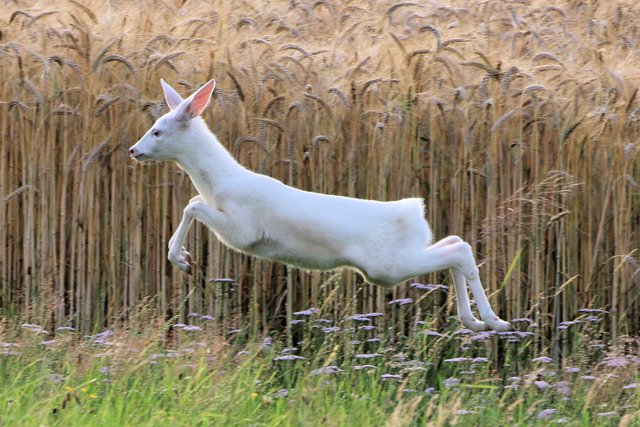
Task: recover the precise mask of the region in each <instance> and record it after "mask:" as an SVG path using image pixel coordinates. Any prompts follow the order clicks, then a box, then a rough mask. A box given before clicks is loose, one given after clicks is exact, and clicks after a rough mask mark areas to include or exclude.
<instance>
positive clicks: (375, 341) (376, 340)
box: [367, 338, 382, 343]
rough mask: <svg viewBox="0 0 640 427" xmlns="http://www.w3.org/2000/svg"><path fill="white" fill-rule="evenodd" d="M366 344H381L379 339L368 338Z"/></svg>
mask: <svg viewBox="0 0 640 427" xmlns="http://www.w3.org/2000/svg"><path fill="white" fill-rule="evenodd" d="M367 342H369V343H378V342H382V341H381V340H380V338H369V339H368V340H367Z"/></svg>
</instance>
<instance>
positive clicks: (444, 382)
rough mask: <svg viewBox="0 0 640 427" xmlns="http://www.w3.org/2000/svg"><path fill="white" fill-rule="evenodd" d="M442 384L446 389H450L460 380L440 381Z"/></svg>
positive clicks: (450, 378) (451, 378)
mask: <svg viewBox="0 0 640 427" xmlns="http://www.w3.org/2000/svg"><path fill="white" fill-rule="evenodd" d="M442 384H444V386H445V387H446V388H451V387H455V386H457V385H458V384H460V380H459V379H458V378H454V377H449V378H447V379H446V380H444V381H442Z"/></svg>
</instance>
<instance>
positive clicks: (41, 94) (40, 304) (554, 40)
mask: <svg viewBox="0 0 640 427" xmlns="http://www.w3.org/2000/svg"><path fill="white" fill-rule="evenodd" d="M231 3H232V4H233V5H231ZM638 22H640V7H639V6H638V5H637V4H636V3H635V2H633V1H626V2H625V1H619V2H605V1H578V0H575V1H560V2H556V5H555V6H548V5H547V2H544V1H536V0H530V1H527V0H522V1H477V2H474V1H464V0H452V1H450V2H446V4H445V3H440V2H436V1H428V2H394V1H373V0H371V1H365V0H362V1H332V0H317V1H315V0H312V1H293V2H291V1H267V0H258V1H253V2H249V1H243V2H221V1H213V2H210V1H197V0H194V1H185V2H181V1H173V0H167V1H153V0H149V1H142V0H140V1H134V2H125V1H117V0H112V1H104V2H103V1H89V2H79V1H74V0H68V1H65V2H52V1H38V2H35V1H8V2H5V5H4V7H3V8H2V10H0V133H1V142H0V156H1V162H0V286H1V289H0V313H1V314H2V316H3V317H5V318H12V319H19V320H20V321H25V322H26V321H38V322H41V323H43V324H47V325H50V326H52V327H53V326H55V327H59V326H73V327H75V328H78V329H79V330H82V331H90V330H94V329H96V328H101V327H104V326H106V325H111V324H113V323H116V322H120V321H123V320H126V319H128V318H130V316H131V315H132V314H133V313H138V314H139V313H140V312H141V311H145V310H147V311H148V312H150V313H154V315H159V316H162V317H166V318H176V319H178V320H184V319H186V318H187V316H188V314H189V313H192V312H197V313H202V314H208V315H211V316H213V317H214V318H215V319H216V321H217V322H219V325H220V328H221V330H224V331H228V330H231V329H236V328H251V329H252V330H255V331H258V330H262V329H268V328H274V327H276V328H277V327H284V325H288V324H289V323H290V320H291V318H292V313H293V312H295V311H296V310H302V309H306V308H309V307H312V306H316V307H317V306H323V307H324V308H325V309H327V308H330V309H331V311H333V312H334V313H336V314H335V315H336V316H341V315H348V314H349V313H354V312H374V311H375V312H382V313H386V314H387V317H386V319H387V320H386V321H388V322H396V323H397V324H398V325H402V324H405V323H409V320H408V319H414V318H422V319H424V318H427V319H429V321H430V322H433V323H434V324H435V325H438V324H440V325H441V324H443V323H446V322H449V321H450V319H449V316H451V315H452V314H454V313H455V304H454V301H455V300H454V298H455V295H453V292H449V293H444V292H439V291H434V292H429V293H427V294H416V291H415V290H414V289H413V288H411V287H409V286H408V285H401V286H398V287H396V288H395V289H394V290H393V291H392V292H386V291H384V290H382V289H379V288H375V287H372V286H369V285H366V284H362V279H361V278H360V277H358V276H357V275H355V274H352V273H349V272H335V273H319V272H306V271H300V270H296V269H287V268H286V267H284V266H282V265H280V264H276V263H270V262H266V261H261V260H256V259H252V258H250V257H246V256H243V255H240V254H237V253H234V252H232V251H230V250H227V249H225V248H224V247H223V246H222V245H221V244H219V243H218V242H217V241H216V240H215V238H214V237H213V235H212V234H210V233H209V232H207V230H205V229H204V227H202V226H200V225H196V226H194V227H193V229H192V230H191V232H190V234H189V238H188V241H187V244H186V247H187V249H188V250H190V252H191V254H192V256H193V258H194V260H195V262H196V268H195V274H194V276H187V275H185V274H183V273H182V272H180V271H178V270H177V269H175V268H173V266H171V265H170V263H169V262H168V261H167V259H166V247H167V243H168V240H169V238H170V237H171V233H172V232H173V230H174V229H175V227H176V226H177V224H178V222H179V220H180V217H181V214H182V209H183V208H184V206H186V204H187V201H188V200H189V198H190V197H192V196H193V195H195V193H194V189H193V187H192V185H191V183H190V181H189V178H188V176H187V175H185V174H184V173H183V172H182V171H181V170H179V169H178V168H177V167H176V166H175V165H174V164H156V165H149V166H141V165H139V164H136V163H135V162H133V161H131V160H130V159H129V158H128V154H127V149H128V147H129V146H130V145H132V144H133V143H134V142H135V141H136V140H137V139H138V138H139V137H140V136H141V135H143V133H144V132H145V131H146V130H147V129H148V128H149V126H150V125H151V123H152V122H153V120H154V119H155V118H157V117H158V116H159V115H161V114H163V112H164V111H165V106H164V102H163V99H162V93H161V89H160V85H159V80H160V78H164V79H165V80H167V81H168V82H169V83H171V84H172V85H174V87H176V88H177V89H178V90H179V91H180V92H182V93H183V94H188V93H191V91H193V90H194V89H195V88H197V87H198V86H199V85H201V84H203V83H204V82H206V81H207V80H208V79H209V78H214V79H216V80H217V87H216V91H215V93H214V97H213V102H212V105H211V106H210V107H209V108H208V110H207V111H206V112H205V115H204V118H205V120H206V121H207V123H208V124H209V125H210V127H211V129H212V131H213V132H214V133H216V135H217V136H218V138H219V139H220V141H221V142H222V143H223V145H225V146H226V147H227V148H228V149H229V150H230V152H231V153H232V154H233V155H234V156H235V157H236V158H237V159H238V160H239V161H240V162H241V163H242V164H243V165H245V166H247V167H248V168H250V169H252V170H255V171H259V172H261V173H265V174H267V175H270V176H273V177H276V178H278V179H280V180H282V181H284V182H285V183H287V184H289V185H293V186H295V187H299V188H302V189H305V190H311V191H317V192H323V193H331V194H340V195H346V196H353V197H361V198H372V199H380V200H394V199H399V198H403V197H414V196H419V197H424V198H425V201H426V206H427V219H428V220H429V222H430V224H431V226H432V229H433V230H434V235H435V236H436V237H444V236H446V235H449V234H457V235H460V236H462V237H463V238H464V239H465V240H467V241H469V242H470V243H471V244H472V246H473V248H474V251H475V252H476V256H477V259H478V261H479V264H480V271H481V277H482V279H483V283H484V284H485V287H486V289H487V291H488V293H489V294H490V299H491V301H492V304H493V305H494V307H495V308H496V312H497V313H498V314H499V315H501V317H503V318H506V319H513V318H523V317H526V318H530V319H532V321H533V322H535V323H537V324H538V326H539V328H540V329H539V330H540V331H541V333H540V334H539V335H538V338H537V341H538V342H537V344H538V345H539V346H540V347H545V346H550V345H553V346H554V347H555V349H556V351H562V346H563V345H565V344H566V342H564V341H563V340H562V338H561V337H560V336H559V334H558V333H557V331H558V327H559V326H561V325H563V324H564V323H563V322H568V321H574V320H575V319H576V318H578V319H580V318H581V317H580V316H583V317H584V316H586V314H585V313H584V312H581V311H579V310H581V309H584V308H591V309H594V308H597V309H603V310H606V311H607V312H608V313H607V315H606V316H605V324H604V325H603V327H604V330H605V331H606V334H607V336H609V337H611V338H615V337H617V336H620V335H625V334H637V333H638V332H640V299H639V298H638V295H640V265H639V262H640V261H639V260H640V254H639V253H638V242H639V241H640V226H639V225H640V195H639V194H640V192H639V185H640V155H639V153H640V145H639V144H638V140H639V135H640V100H639V99H638V98H639V97H638V85H639V84H640V73H639V70H640V53H639V51H638V46H639V44H640V29H639V26H638ZM372 232H375V230H372ZM220 279H232V280H220ZM416 280H418V281H419V282H423V283H433V284H448V283H450V282H449V281H450V279H449V277H448V275H446V274H444V273H442V274H433V275H431V276H429V277H423V278H417V279H416ZM409 297H410V298H413V299H415V300H417V301H416V302H415V303H414V304H413V305H412V306H411V308H408V309H406V310H405V311H403V313H398V312H396V310H395V308H393V307H392V306H390V305H388V301H390V300H392V299H399V298H409Z"/></svg>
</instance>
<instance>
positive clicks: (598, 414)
mask: <svg viewBox="0 0 640 427" xmlns="http://www.w3.org/2000/svg"><path fill="white" fill-rule="evenodd" d="M616 415H618V413H617V412H615V411H609V412H599V413H597V414H596V417H615V416H616Z"/></svg>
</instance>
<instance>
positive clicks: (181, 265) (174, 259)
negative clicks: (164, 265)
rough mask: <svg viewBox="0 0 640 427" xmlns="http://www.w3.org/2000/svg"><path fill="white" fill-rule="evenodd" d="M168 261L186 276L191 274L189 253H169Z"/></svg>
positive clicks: (191, 267) (191, 266) (191, 265)
mask: <svg viewBox="0 0 640 427" xmlns="http://www.w3.org/2000/svg"><path fill="white" fill-rule="evenodd" d="M169 261H171V263H172V264H173V265H175V266H176V267H178V269H179V270H182V271H184V272H185V273H187V274H193V263H192V261H191V254H189V252H187V251H185V250H183V251H182V252H180V254H178V255H174V254H172V253H171V252H169Z"/></svg>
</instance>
